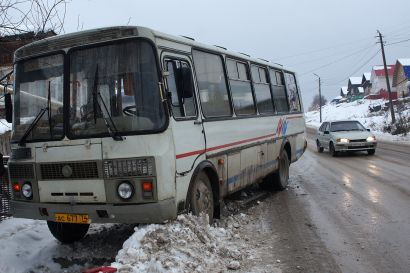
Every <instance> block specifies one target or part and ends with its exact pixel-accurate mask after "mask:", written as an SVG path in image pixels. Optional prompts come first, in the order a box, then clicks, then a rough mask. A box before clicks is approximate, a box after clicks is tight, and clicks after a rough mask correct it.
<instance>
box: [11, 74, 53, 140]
mask: <svg viewBox="0 0 410 273" xmlns="http://www.w3.org/2000/svg"><path fill="white" fill-rule="evenodd" d="M50 85H51V81H48V94H47V107H44V108H41V109H40V111H39V112H38V114H37V115H36V117H35V118H34V121H33V122H32V123H31V124H30V126H29V127H28V128H27V130H26V131H25V132H24V135H23V136H22V137H21V138H20V140H19V145H20V146H24V144H25V143H26V139H27V137H28V135H29V134H30V133H31V131H33V129H34V127H36V125H37V123H38V122H39V121H40V119H41V118H42V117H43V115H44V113H45V112H46V111H47V112H48V126H49V128H50V136H51V138H52V137H53V132H52V129H51V111H50V109H51V95H50V94H51V91H50V89H51V87H50Z"/></svg>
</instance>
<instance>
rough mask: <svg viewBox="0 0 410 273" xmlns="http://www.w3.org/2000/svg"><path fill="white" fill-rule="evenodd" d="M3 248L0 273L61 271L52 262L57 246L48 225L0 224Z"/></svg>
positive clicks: (30, 222) (13, 221)
mask: <svg viewBox="0 0 410 273" xmlns="http://www.w3.org/2000/svg"><path fill="white" fill-rule="evenodd" d="M0 246H1V247H0V272H4V273H6V272H7V273H21V272H50V271H53V272H59V271H61V268H60V266H59V265H57V264H55V263H54V262H53V260H52V257H53V253H54V251H55V247H56V246H57V242H56V241H55V240H54V238H53V237H52V236H51V235H50V233H49V231H48V228H47V224H46V222H45V221H35V220H26V219H14V218H11V219H6V220H4V221H3V222H1V223H0ZM44 265H47V266H46V267H45V266H44ZM45 268H47V269H45Z"/></svg>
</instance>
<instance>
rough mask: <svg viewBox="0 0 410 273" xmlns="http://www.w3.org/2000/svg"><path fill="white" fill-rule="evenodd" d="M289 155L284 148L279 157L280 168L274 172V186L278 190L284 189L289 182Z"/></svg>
mask: <svg viewBox="0 0 410 273" xmlns="http://www.w3.org/2000/svg"><path fill="white" fill-rule="evenodd" d="M289 165H290V161H289V157H288V153H287V152H286V150H285V149H283V150H282V152H281V153H280V155H279V159H278V170H277V171H276V172H274V173H273V175H272V176H273V182H274V185H275V186H274V187H275V188H276V189H277V190H280V191H282V190H284V189H286V187H287V186H288V183H289Z"/></svg>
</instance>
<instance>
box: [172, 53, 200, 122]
mask: <svg viewBox="0 0 410 273" xmlns="http://www.w3.org/2000/svg"><path fill="white" fill-rule="evenodd" d="M165 66H166V69H167V71H168V75H167V77H166V81H167V89H168V97H169V101H170V104H171V109H172V113H173V115H174V117H175V118H183V117H195V116H196V108H195V97H194V96H193V94H194V85H193V79H192V72H191V71H192V70H191V67H190V66H189V64H188V63H187V62H185V61H181V60H166V61H165ZM187 89H190V92H187ZM184 92H185V94H184ZM187 93H189V94H187ZM190 94H191V95H190Z"/></svg>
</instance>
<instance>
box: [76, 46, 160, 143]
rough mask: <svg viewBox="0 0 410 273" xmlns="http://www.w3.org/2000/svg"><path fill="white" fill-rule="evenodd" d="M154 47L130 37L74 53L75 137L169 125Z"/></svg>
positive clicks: (147, 129)
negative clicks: (111, 127) (110, 129)
mask: <svg viewBox="0 0 410 273" xmlns="http://www.w3.org/2000/svg"><path fill="white" fill-rule="evenodd" d="M158 82H159V79H158V71H157V67H156V60H155V55H154V50H153V47H152V46H151V45H150V44H149V43H148V42H146V41H135V40H133V41H126V42H120V43H118V42H117V43H114V44H109V45H102V46H96V47H91V48H82V49H77V50H74V51H72V52H71V53H70V121H69V122H70V126H69V128H70V132H69V135H70V136H74V137H76V138H78V137H81V136H102V135H105V136H106V135H108V131H107V130H108V128H107V126H106V125H107V120H108V119H109V120H110V121H112V122H113V123H114V124H115V128H116V130H117V131H118V133H119V134H126V133H132V132H141V131H152V130H158V129H160V128H162V127H163V126H164V124H165V112H164V107H163V105H162V102H161V99H160V91H159V85H158Z"/></svg>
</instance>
